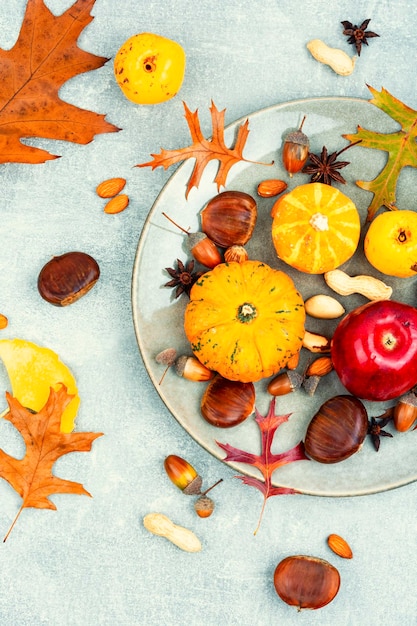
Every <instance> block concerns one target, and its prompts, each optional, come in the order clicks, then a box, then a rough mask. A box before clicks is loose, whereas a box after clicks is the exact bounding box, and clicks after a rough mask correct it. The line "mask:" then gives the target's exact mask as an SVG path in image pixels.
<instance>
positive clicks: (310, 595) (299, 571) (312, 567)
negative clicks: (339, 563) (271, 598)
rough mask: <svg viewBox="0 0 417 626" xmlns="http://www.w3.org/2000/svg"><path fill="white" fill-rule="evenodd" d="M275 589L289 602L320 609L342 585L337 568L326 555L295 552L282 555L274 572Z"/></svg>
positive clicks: (304, 607) (299, 608)
mask: <svg viewBox="0 0 417 626" xmlns="http://www.w3.org/2000/svg"><path fill="white" fill-rule="evenodd" d="M274 587H275V591H276V592H277V594H278V595H279V597H280V598H281V600H283V601H284V602H286V604H289V605H290V606H295V607H297V609H298V610H299V611H301V609H312V610H315V609H320V608H322V607H323V606H326V604H329V602H331V601H332V600H333V599H334V598H335V597H336V595H337V593H338V591H339V588H340V574H339V572H338V570H337V569H336V568H335V567H334V566H333V565H331V563H329V562H328V561H326V560H325V559H320V558H318V557H314V556H306V555H302V554H300V555H296V556H288V557H286V558H285V559H283V560H282V561H281V562H280V563H278V565H277V566H276V568H275V572H274Z"/></svg>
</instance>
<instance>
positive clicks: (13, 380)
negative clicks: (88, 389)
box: [0, 339, 80, 433]
mask: <svg viewBox="0 0 417 626" xmlns="http://www.w3.org/2000/svg"><path fill="white" fill-rule="evenodd" d="M0 359H1V360H2V361H3V364H4V366H5V368H6V370H7V374H8V377H9V380H10V385H11V393H12V395H13V396H14V397H15V398H17V399H18V400H19V402H20V403H21V404H22V405H23V406H24V407H26V408H28V409H32V410H33V411H40V410H41V409H42V407H43V406H44V405H45V403H46V401H47V399H48V397H49V390H50V388H51V387H53V388H54V389H57V388H58V387H59V385H60V384H63V385H65V386H66V387H67V390H68V393H69V394H71V395H74V398H73V399H72V400H71V402H70V403H69V405H68V406H67V408H66V409H65V411H64V412H63V414H62V418H61V431H62V432H64V433H70V432H71V431H72V430H73V429H74V421H75V417H76V414H77V411H78V407H79V404H80V398H79V396H78V390H77V385H76V382H75V378H74V376H73V375H72V373H71V371H70V370H69V369H68V367H67V366H66V365H65V364H64V363H63V362H62V361H61V360H60V358H59V356H58V355H57V354H56V353H55V352H53V350H50V349H49V348H43V347H41V346H38V345H37V344H35V343H31V342H30V341H25V340H24V339H2V340H0Z"/></svg>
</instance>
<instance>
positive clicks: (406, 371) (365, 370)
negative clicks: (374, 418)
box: [331, 300, 417, 401]
mask: <svg viewBox="0 0 417 626" xmlns="http://www.w3.org/2000/svg"><path fill="white" fill-rule="evenodd" d="M331 356H332V361H333V366H334V369H335V371H336V373H337V375H338V376H339V378H340V380H341V382H342V383H343V385H344V386H345V387H346V389H347V390H348V391H349V392H350V393H351V394H352V395H354V396H357V397H358V398H362V399H364V400H372V401H382V400H390V399H392V398H397V397H398V396H400V395H402V394H403V393H405V392H407V391H409V390H410V389H411V388H412V387H414V385H416V384H417V309H415V308H414V307H412V306H409V305H408V304H403V303H401V302H395V301H394V300H380V301H376V302H369V303H368V304H365V305H363V306H361V307H358V308H357V309H354V310H353V311H351V312H350V313H348V314H347V315H346V316H345V317H344V318H343V319H342V321H341V322H340V323H339V325H338V326H337V328H336V331H335V333H334V336H333V340H332V348H331Z"/></svg>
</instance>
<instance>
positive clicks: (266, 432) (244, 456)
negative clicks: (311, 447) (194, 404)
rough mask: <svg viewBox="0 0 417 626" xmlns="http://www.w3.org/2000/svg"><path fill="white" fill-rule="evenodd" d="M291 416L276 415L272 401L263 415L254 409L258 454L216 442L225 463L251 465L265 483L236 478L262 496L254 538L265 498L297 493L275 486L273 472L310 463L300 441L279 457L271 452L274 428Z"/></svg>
mask: <svg viewBox="0 0 417 626" xmlns="http://www.w3.org/2000/svg"><path fill="white" fill-rule="evenodd" d="M290 417H291V413H290V414H288V415H275V398H273V399H272V400H271V402H270V405H269V410H268V413H267V415H266V416H263V415H261V414H260V413H259V411H258V410H257V409H256V408H255V421H256V423H257V424H258V426H259V429H260V431H261V454H252V453H251V452H245V451H244V450H239V449H238V448H235V447H233V446H231V445H229V444H227V443H226V444H224V443H219V442H218V441H216V443H217V445H218V446H220V448H222V450H224V451H225V452H226V457H225V458H224V459H223V460H224V461H234V462H236V463H246V464H247V465H253V467H256V468H257V469H258V470H259V471H260V472H261V474H262V476H263V478H264V480H260V479H258V478H254V477H252V476H236V478H238V479H239V480H241V481H242V482H243V483H244V484H245V485H250V486H251V487H255V488H256V489H259V491H260V492H261V493H262V494H263V497H264V502H263V506H262V509H261V514H260V517H259V522H258V526H257V528H256V530H255V533H254V534H255V535H256V533H257V531H258V530H259V526H260V524H261V520H262V516H263V512H264V509H265V505H266V502H267V500H268V498H270V497H271V496H281V495H286V494H294V493H299V492H298V491H296V490H295V489H291V488H287V487H275V486H274V485H273V484H272V474H273V472H274V471H275V470H276V469H278V468H279V467H282V466H283V465H287V464H288V463H293V462H294V461H309V460H310V459H309V458H308V457H307V456H306V454H305V452H304V443H303V442H302V441H301V442H300V443H299V444H297V445H296V446H294V447H293V448H291V450H287V452H282V453H280V454H274V453H273V452H271V445H272V442H273V439H274V435H275V432H276V430H277V428H278V427H279V426H281V424H283V423H284V422H287V421H288V419H289V418H290Z"/></svg>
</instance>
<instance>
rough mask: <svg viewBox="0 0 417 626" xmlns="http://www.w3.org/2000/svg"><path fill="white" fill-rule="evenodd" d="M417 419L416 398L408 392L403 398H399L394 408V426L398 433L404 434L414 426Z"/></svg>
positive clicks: (412, 393)
mask: <svg viewBox="0 0 417 626" xmlns="http://www.w3.org/2000/svg"><path fill="white" fill-rule="evenodd" d="M416 419H417V396H416V394H415V393H414V392H412V391H410V393H407V394H406V395H405V396H402V397H401V398H399V400H398V402H397V404H396V405H395V407H394V414H393V421H394V426H395V428H396V429H397V430H398V431H399V432H402V433H403V432H405V431H406V430H408V429H409V428H411V426H412V425H413V424H414V422H415V421H416Z"/></svg>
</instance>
